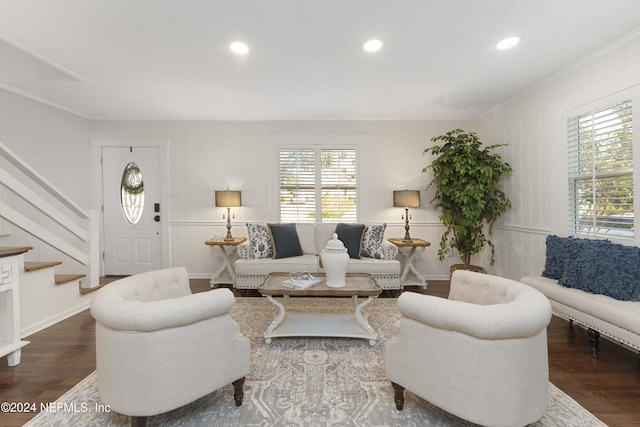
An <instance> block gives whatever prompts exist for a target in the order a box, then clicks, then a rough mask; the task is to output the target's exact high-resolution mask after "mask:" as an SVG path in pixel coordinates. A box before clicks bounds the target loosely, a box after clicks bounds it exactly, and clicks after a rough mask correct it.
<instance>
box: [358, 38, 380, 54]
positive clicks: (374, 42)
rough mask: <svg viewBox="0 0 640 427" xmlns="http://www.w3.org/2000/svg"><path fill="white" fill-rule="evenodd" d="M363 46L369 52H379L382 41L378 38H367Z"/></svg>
mask: <svg viewBox="0 0 640 427" xmlns="http://www.w3.org/2000/svg"><path fill="white" fill-rule="evenodd" d="M362 48H363V49H364V50H366V51H367V52H377V51H379V50H380V49H382V42H381V41H380V40H378V39H371V40H367V41H366V42H365V43H364V44H363V45H362Z"/></svg>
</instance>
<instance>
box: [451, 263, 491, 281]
mask: <svg viewBox="0 0 640 427" xmlns="http://www.w3.org/2000/svg"><path fill="white" fill-rule="evenodd" d="M456 270H469V271H475V272H476V273H483V274H487V270H485V269H484V268H482V267H480V266H479V265H471V264H453V265H452V266H451V267H449V280H451V276H452V275H453V272H454V271H456Z"/></svg>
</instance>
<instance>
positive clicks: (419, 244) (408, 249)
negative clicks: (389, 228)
mask: <svg viewBox="0 0 640 427" xmlns="http://www.w3.org/2000/svg"><path fill="white" fill-rule="evenodd" d="M389 242H391V243H392V244H394V245H396V246H397V247H398V253H399V254H400V256H401V257H402V258H403V259H404V262H403V264H404V267H403V269H402V274H401V275H400V287H401V288H404V286H405V285H410V283H408V282H407V275H408V274H409V272H410V271H411V272H412V273H413V275H415V277H416V278H417V279H418V282H417V286H420V287H422V289H427V280H426V279H425V277H424V276H423V275H422V273H420V272H419V271H418V269H417V268H416V266H415V265H414V264H413V260H414V258H415V257H416V256H418V255H420V254H421V253H422V252H424V250H425V248H426V247H427V246H431V242H428V241H426V240H422V239H415V238H414V239H411V240H410V241H406V240H404V239H402V238H391V239H389Z"/></svg>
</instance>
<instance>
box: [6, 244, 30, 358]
mask: <svg viewBox="0 0 640 427" xmlns="http://www.w3.org/2000/svg"><path fill="white" fill-rule="evenodd" d="M31 249H32V248H30V247H19V248H16V247H0V304H1V305H2V307H3V309H2V310H1V311H0V357H4V356H7V361H8V363H9V366H16V365H17V364H19V363H20V356H21V355H22V347H24V346H25V345H27V344H29V341H23V340H22V339H21V334H20V266H22V265H24V260H23V257H24V255H23V254H24V253H25V252H27V251H29V250H31Z"/></svg>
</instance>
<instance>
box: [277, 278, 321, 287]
mask: <svg viewBox="0 0 640 427" xmlns="http://www.w3.org/2000/svg"><path fill="white" fill-rule="evenodd" d="M319 283H322V279H321V278H319V277H313V276H312V275H310V274H309V275H308V276H307V277H305V278H298V279H287V280H284V281H283V282H282V286H286V287H287V288H292V289H308V288H310V287H311V286H313V285H317V284H319Z"/></svg>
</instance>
